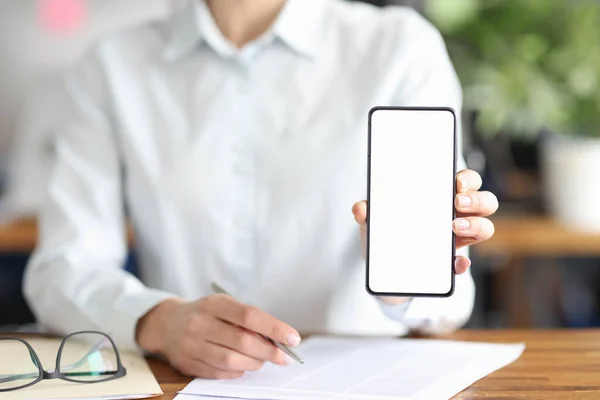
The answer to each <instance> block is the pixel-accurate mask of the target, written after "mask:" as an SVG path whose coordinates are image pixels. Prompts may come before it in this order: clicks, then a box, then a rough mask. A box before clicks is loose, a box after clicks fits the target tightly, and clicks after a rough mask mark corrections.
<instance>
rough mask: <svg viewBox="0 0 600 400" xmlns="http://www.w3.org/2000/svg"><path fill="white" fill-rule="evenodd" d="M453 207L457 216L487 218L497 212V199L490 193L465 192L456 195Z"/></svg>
mask: <svg viewBox="0 0 600 400" xmlns="http://www.w3.org/2000/svg"><path fill="white" fill-rule="evenodd" d="M454 206H455V207H456V211H457V212H458V216H461V217H466V216H479V217H487V216H489V215H492V214H493V213H495V212H496V210H498V199H497V198H496V196H495V195H494V194H493V193H490V192H466V193H459V194H458V195H456V199H455V200H454Z"/></svg>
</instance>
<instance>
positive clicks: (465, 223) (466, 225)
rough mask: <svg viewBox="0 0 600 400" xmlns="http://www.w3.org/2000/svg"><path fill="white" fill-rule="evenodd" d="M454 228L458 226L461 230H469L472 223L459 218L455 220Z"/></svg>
mask: <svg viewBox="0 0 600 400" xmlns="http://www.w3.org/2000/svg"><path fill="white" fill-rule="evenodd" d="M454 226H456V227H457V228H458V229H460V230H464V229H469V227H470V226H471V223H470V222H469V220H468V219H463V218H458V219H456V220H454Z"/></svg>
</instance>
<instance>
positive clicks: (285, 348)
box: [211, 282, 304, 364]
mask: <svg viewBox="0 0 600 400" xmlns="http://www.w3.org/2000/svg"><path fill="white" fill-rule="evenodd" d="M211 288H212V290H213V292H215V293H222V294H226V295H227V296H231V295H230V294H229V293H227V291H226V290H225V289H223V288H222V287H221V286H219V285H217V284H216V283H214V282H213V283H212V284H211ZM232 297H233V296H232ZM256 334H257V335H259V336H261V337H263V338H264V339H266V340H268V341H269V342H271V343H273V345H275V346H276V347H277V348H278V349H280V350H281V351H283V352H284V353H285V354H287V355H288V356H290V357H292V358H293V359H294V360H296V361H298V362H299V363H300V364H304V361H303V360H302V359H301V358H300V357H298V355H297V354H296V353H294V352H293V351H292V349H290V348H289V347H288V346H286V345H284V344H281V343H279V342H276V341H275V340H273V339H271V338H269V337H267V336H265V335H261V334H260V333H256Z"/></svg>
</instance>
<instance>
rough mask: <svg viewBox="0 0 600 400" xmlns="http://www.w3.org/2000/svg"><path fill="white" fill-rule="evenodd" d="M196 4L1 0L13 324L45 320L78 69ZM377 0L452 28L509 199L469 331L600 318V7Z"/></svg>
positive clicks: (470, 101) (468, 106)
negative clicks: (46, 209)
mask: <svg viewBox="0 0 600 400" xmlns="http://www.w3.org/2000/svg"><path fill="white" fill-rule="evenodd" d="M183 1H185V0H0V60H1V63H0V194H4V196H3V197H0V199H1V200H0V326H2V325H5V324H15V323H19V324H20V323H24V322H29V321H30V320H31V316H30V315H29V314H28V312H27V309H26V306H25V304H24V302H23V300H22V297H21V295H20V279H21V276H22V271H23V266H24V265H25V262H26V260H27V257H28V256H29V251H30V248H31V247H32V246H33V242H32V240H33V239H31V238H32V236H34V233H35V220H34V219H33V218H32V215H33V214H34V213H35V208H36V205H37V201H38V196H39V193H40V191H41V189H42V187H43V184H44V181H45V176H46V175H45V173H46V172H47V168H45V166H46V165H47V162H49V161H48V155H49V154H50V153H49V152H50V146H49V143H50V142H49V140H48V138H49V137H50V135H51V134H52V128H53V124H54V123H55V121H54V120H53V116H54V115H56V113H55V112H54V111H53V110H55V109H56V107H60V104H61V92H60V85H59V80H60V77H61V75H62V73H63V72H64V69H65V68H66V67H67V66H68V65H69V64H70V63H71V62H72V61H73V60H74V59H76V58H77V57H78V56H79V54H80V53H81V51H82V50H83V49H84V48H85V47H86V46H87V45H88V44H89V43H90V42H91V41H93V40H95V39H96V38H98V37H100V36H102V35H103V34H104V33H106V32H110V31H112V30H114V29H117V28H119V27H122V26H126V25H130V24H134V23H138V22H141V21H144V20H148V19H155V18H162V17H165V16H167V15H168V14H169V13H170V12H172V11H173V10H174V9H176V8H177V7H179V6H181V4H182V2H183ZM355 1H359V0H355ZM365 2H369V3H372V4H374V5H376V6H386V5H404V6H409V7H413V8H415V9H416V10H418V11H419V12H421V13H422V14H423V15H424V16H425V17H426V18H428V19H429V20H430V21H431V22H432V23H433V24H434V25H435V26H437V27H438V29H440V31H441V33H442V35H443V36H444V39H445V40H446V43H447V45H448V50H449V53H450V56H451V58H452V60H453V62H454V64H455V67H456V70H457V73H458V75H459V78H460V80H461V83H462V85H463V89H464V99H465V101H464V103H465V104H464V113H463V114H464V115H463V119H464V121H465V123H464V132H463V142H464V156H465V158H466V160H467V163H468V165H469V167H470V168H472V169H475V170H477V171H478V172H480V173H481V174H482V175H483V176H484V181H485V187H484V189H488V190H492V191H493V192H494V193H495V194H497V195H498V197H499V199H500V211H499V213H498V215H496V216H494V222H495V223H496V235H495V236H494V238H493V239H492V240H490V241H488V242H486V243H484V244H482V245H479V246H476V247H475V248H474V249H473V250H472V257H473V261H474V262H473V265H474V268H473V275H474V277H475V280H476V284H477V303H476V310H475V312H474V314H473V317H472V318H471V321H470V322H469V326H470V327H485V328H498V327H533V326H535V327H558V326H569V327H587V326H597V325H599V324H600V321H599V317H600V285H599V282H600V279H598V278H599V276H598V275H599V274H598V271H599V270H600V261H599V260H600V40H598V38H600V2H599V1H597V0H578V1H571V0H527V1H523V0H371V1H365ZM52 5H54V6H57V5H60V6H61V7H71V8H70V10H71V11H70V14H69V15H67V16H62V17H60V16H56V15H54V16H53V15H52V13H51V12H50V11H49V10H50V9H51V6H52ZM81 5H85V6H86V7H85V8H84V9H77V7H78V6H81ZM73 7H74V8H73ZM3 220H4V222H2V221H3ZM128 268H131V269H132V270H134V269H135V262H134V259H133V258H132V259H131V260H130V262H129V263H128Z"/></svg>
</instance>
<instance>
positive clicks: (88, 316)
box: [24, 51, 170, 349]
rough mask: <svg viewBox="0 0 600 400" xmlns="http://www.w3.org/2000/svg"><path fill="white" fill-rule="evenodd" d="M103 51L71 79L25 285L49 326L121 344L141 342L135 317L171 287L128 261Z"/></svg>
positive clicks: (37, 313)
mask: <svg viewBox="0 0 600 400" xmlns="http://www.w3.org/2000/svg"><path fill="white" fill-rule="evenodd" d="M97 53H98V51H96V52H92V51H90V52H89V54H87V55H86V56H85V57H84V58H83V59H82V61H81V62H80V63H79V65H78V66H77V67H76V68H75V69H74V72H73V73H72V74H71V75H70V76H69V77H68V79H67V91H68V95H69V102H68V107H66V108H65V114H64V116H63V118H62V120H63V121H64V123H63V124H62V127H61V129H60V132H57V138H56V141H55V160H54V163H53V170H52V172H51V177H50V181H49V184H48V189H47V193H46V198H45V201H44V204H43V205H42V209H41V210H40V215H39V227H40V233H39V238H38V246H37V248H36V250H35V252H34V254H33V255H32V257H31V260H30V262H29V264H28V267H27V270H26V274H25V278H24V292H25V296H26V298H27V300H28V303H29V305H30V307H31V309H32V311H33V313H34V314H35V316H36V318H37V321H38V323H39V324H40V325H41V326H43V327H44V329H48V330H51V331H53V332H56V333H60V334H68V333H72V332H74V331H79V330H100V331H102V332H105V333H108V334H110V335H111V336H112V337H113V338H114V339H115V341H116V342H117V343H118V344H119V346H121V347H127V348H136V349H137V345H136V341H135V329H136V324H137V320H138V319H139V318H140V317H141V316H142V315H144V314H145V313H146V312H147V311H148V310H150V309H151V308H153V307H154V306H155V305H156V304H158V303H159V302H161V301H162V300H164V299H165V298H167V297H169V296H170V295H169V294H168V293H164V292H160V291H157V290H152V289H149V288H147V287H145V286H144V285H143V284H142V283H141V282H140V281H139V280H138V279H137V278H135V277H134V276H133V275H131V274H129V273H128V272H127V271H126V270H125V269H124V268H123V266H124V262H125V259H126V256H127V252H128V248H127V247H128V246H127V241H126V235H125V217H124V206H123V204H124V201H123V193H122V188H121V185H122V177H121V162H120V156H119V150H118V143H117V141H116V137H117V136H116V132H115V129H114V126H113V123H112V121H111V116H110V112H109V86H108V84H107V81H106V79H104V74H103V71H102V68H101V63H100V58H99V57H98V56H97V55H96V54H97Z"/></svg>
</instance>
